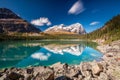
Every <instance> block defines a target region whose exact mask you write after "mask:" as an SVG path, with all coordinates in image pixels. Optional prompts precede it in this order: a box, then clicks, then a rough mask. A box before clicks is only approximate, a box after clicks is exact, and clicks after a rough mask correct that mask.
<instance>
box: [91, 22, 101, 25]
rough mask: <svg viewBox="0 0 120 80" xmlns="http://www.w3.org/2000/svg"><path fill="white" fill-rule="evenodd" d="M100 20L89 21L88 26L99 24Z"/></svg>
mask: <svg viewBox="0 0 120 80" xmlns="http://www.w3.org/2000/svg"><path fill="white" fill-rule="evenodd" d="M99 23H100V22H98V21H94V22H91V23H90V26H95V25H97V24H99Z"/></svg>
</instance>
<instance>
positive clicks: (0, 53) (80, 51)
mask: <svg viewBox="0 0 120 80" xmlns="http://www.w3.org/2000/svg"><path fill="white" fill-rule="evenodd" d="M95 45H96V44H95V43H93V42H89V43H88V42H85V41H9V42H8V41H4V42H0V68H6V67H27V66H38V65H42V66H49V65H52V64H54V63H56V62H61V63H68V64H70V65H74V64H80V63H81V62H87V61H93V60H97V61H99V60H101V57H102V54H101V53H100V52H99V51H97V50H95V49H94V48H93V47H95Z"/></svg>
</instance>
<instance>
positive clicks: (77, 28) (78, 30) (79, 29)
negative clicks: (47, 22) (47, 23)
mask: <svg viewBox="0 0 120 80" xmlns="http://www.w3.org/2000/svg"><path fill="white" fill-rule="evenodd" d="M44 32H46V33H51V32H52V33H53V32H57V33H60V32H62V33H63V34H64V33H66V32H67V33H68V32H69V33H74V34H86V31H85V30H84V28H83V26H82V24H80V23H75V24H72V25H69V26H65V25H64V24H60V25H55V26H53V27H50V28H48V29H46V30H45V31H44Z"/></svg>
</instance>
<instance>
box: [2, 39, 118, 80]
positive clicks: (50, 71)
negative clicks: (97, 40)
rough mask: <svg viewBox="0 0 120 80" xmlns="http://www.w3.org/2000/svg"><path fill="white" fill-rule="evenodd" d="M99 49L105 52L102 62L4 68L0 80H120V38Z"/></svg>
mask: <svg viewBox="0 0 120 80" xmlns="http://www.w3.org/2000/svg"><path fill="white" fill-rule="evenodd" d="M97 49H98V50H100V51H101V52H102V53H103V54H104V56H103V57H102V59H103V60H102V61H100V62H96V61H93V62H84V63H81V64H80V65H74V66H70V65H67V64H61V63H60V62H58V63H55V64H53V65H52V66H49V67H45V66H39V67H28V68H24V69H21V68H10V69H4V70H1V71H0V80H120V40H119V41H115V42H112V43H111V44H107V45H99V46H98V47H97Z"/></svg>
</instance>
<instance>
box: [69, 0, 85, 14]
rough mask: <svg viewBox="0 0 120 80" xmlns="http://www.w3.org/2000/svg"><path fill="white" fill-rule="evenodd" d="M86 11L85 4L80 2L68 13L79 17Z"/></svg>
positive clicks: (79, 0)
mask: <svg viewBox="0 0 120 80" xmlns="http://www.w3.org/2000/svg"><path fill="white" fill-rule="evenodd" d="M84 10H85V8H84V6H83V3H82V1H81V0H78V1H77V2H75V3H74V4H73V6H72V7H71V8H70V9H69V11H68V13H69V14H75V15H78V14H80V13H82V12H83V11H84Z"/></svg>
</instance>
